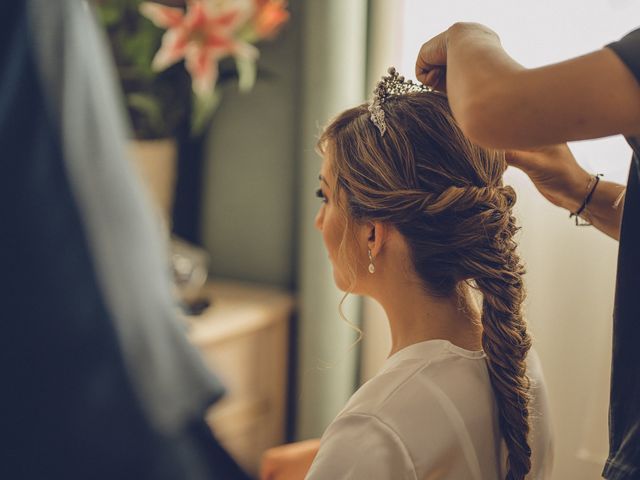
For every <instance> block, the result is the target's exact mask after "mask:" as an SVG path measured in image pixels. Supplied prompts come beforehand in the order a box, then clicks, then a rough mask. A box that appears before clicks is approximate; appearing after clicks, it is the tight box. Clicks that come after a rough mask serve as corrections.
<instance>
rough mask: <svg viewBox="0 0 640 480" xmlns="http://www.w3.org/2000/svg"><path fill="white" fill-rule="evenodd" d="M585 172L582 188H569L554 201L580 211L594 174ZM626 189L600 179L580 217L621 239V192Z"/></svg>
mask: <svg viewBox="0 0 640 480" xmlns="http://www.w3.org/2000/svg"><path fill="white" fill-rule="evenodd" d="M584 173H585V176H583V177H582V179H581V184H582V188H576V189H573V190H572V189H567V190H566V192H565V194H564V195H562V196H560V197H559V198H558V200H557V201H556V202H554V203H555V204H556V205H557V206H559V207H562V208H565V209H566V210H568V211H569V212H572V213H575V212H577V211H578V209H579V208H580V207H581V206H582V203H583V201H584V200H585V198H586V196H587V194H588V193H589V191H588V190H589V181H590V179H591V178H593V176H592V175H589V174H587V173H586V172H584ZM624 190H625V187H624V185H620V184H618V183H614V182H608V181H604V180H600V182H598V185H597V186H596V188H595V190H594V192H593V195H592V196H591V199H590V200H589V203H588V204H587V207H586V208H585V209H584V210H583V212H582V213H581V214H580V217H581V218H582V219H583V220H585V221H587V222H589V223H591V224H592V225H593V226H594V227H596V228H597V229H598V230H600V231H601V232H603V233H605V234H606V235H608V236H610V237H611V238H613V239H615V240H619V239H620V223H621V221H622V209H623V203H624V199H623V198H622V196H621V194H622V193H623V192H624Z"/></svg>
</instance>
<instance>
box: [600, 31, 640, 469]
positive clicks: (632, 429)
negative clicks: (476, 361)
mask: <svg viewBox="0 0 640 480" xmlns="http://www.w3.org/2000/svg"><path fill="white" fill-rule="evenodd" d="M608 47H609V48H611V49H612V50H613V51H614V52H616V54H617V55H618V56H619V57H620V58H621V59H622V61H623V62H625V64H626V65H627V67H628V68H629V70H630V71H631V72H632V73H633V74H634V75H635V77H636V79H638V80H639V81H640V29H639V30H635V31H633V32H631V33H630V34H628V35H627V36H625V37H624V38H623V39H622V40H620V41H619V42H616V43H613V44H611V45H608ZM628 142H629V144H630V145H631V147H632V148H633V151H634V154H633V161H632V163H631V168H630V171H629V180H628V183H627V193H626V198H625V203H624V215H623V219H622V228H621V231H620V248H619V252H618V273H617V278H616V298H615V306H614V312H613V361H612V368H611V399H610V405H609V447H610V449H609V458H608V459H607V463H606V465H605V468H604V471H603V476H604V477H605V478H607V479H609V480H631V479H640V301H639V299H638V286H640V190H639V183H640V143H638V141H637V139H633V138H630V139H628Z"/></svg>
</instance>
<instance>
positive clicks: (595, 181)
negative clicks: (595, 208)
mask: <svg viewBox="0 0 640 480" xmlns="http://www.w3.org/2000/svg"><path fill="white" fill-rule="evenodd" d="M602 176H603V175H602V174H601V173H598V174H596V175H594V176H593V177H592V178H591V180H589V185H587V196H586V197H584V200H583V201H582V205H580V208H579V209H578V210H577V211H576V213H571V214H569V218H571V217H576V226H577V227H588V226H590V225H591V222H582V223H580V215H581V214H582V213H584V211H585V210H586V209H587V205H589V202H590V201H591V197H592V196H593V192H595V191H596V187H597V186H598V182H600V177H602Z"/></svg>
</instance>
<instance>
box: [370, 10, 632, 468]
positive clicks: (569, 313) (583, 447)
mask: <svg viewBox="0 0 640 480" xmlns="http://www.w3.org/2000/svg"><path fill="white" fill-rule="evenodd" d="M379 3H381V4H386V6H387V8H395V9H396V10H397V9H401V8H402V9H403V12H402V13H403V16H402V19H401V22H402V25H401V26H400V27H399V28H397V27H395V29H394V27H393V26H391V25H390V26H389V28H388V29H387V31H384V29H382V31H379V32H378V34H380V35H385V34H387V35H389V34H390V33H391V32H394V31H396V32H398V35H399V36H400V38H401V43H402V48H401V51H400V52H397V53H395V54H394V55H392V56H390V55H388V54H387V55H386V56H385V57H386V59H390V60H392V63H395V64H396V65H398V66H399V67H400V70H401V71H402V72H403V73H404V74H405V76H407V77H412V76H413V75H412V73H413V71H414V62H415V56H416V54H417V51H418V49H419V47H420V45H421V44H422V43H423V42H424V41H425V40H427V39H428V38H430V37H431V36H433V35H435V34H437V33H439V32H440V31H442V30H444V29H446V28H447V27H448V26H449V25H451V24H452V23H454V22H456V21H475V22H480V23H484V24H486V25H488V26H489V27H491V28H493V29H494V30H496V31H497V32H498V33H499V34H500V36H501V39H502V43H503V45H504V47H505V48H506V50H507V51H508V52H509V53H510V54H511V55H512V56H513V57H514V58H516V59H517V60H518V61H519V62H520V63H522V64H523V65H525V66H527V67H535V66H538V65H542V64H546V63H552V62H555V61H559V60H562V59H564V58H569V57H571V56H576V55H580V54H583V53H587V52H589V51H592V50H595V49H598V48H600V47H602V46H603V45H605V44H607V43H609V42H611V41H613V40H616V39H618V38H619V37H621V36H622V35H623V34H625V33H626V32H628V31H630V30H632V29H633V28H635V27H636V26H637V23H638V22H639V21H638V19H640V4H639V3H638V2H634V1H633V0H609V1H603V0H597V1H592V2H589V3H588V4H587V3H586V2H583V1H578V0H563V1H560V2H558V1H551V0H536V1H529V2H526V3H525V2H522V1H519V2H507V1H498V0H485V1H482V2H479V1H477V0H449V1H447V2H446V3H444V2H443V3H436V2H427V1H425V0H403V2H400V3H399V2H395V1H394V0H379ZM378 30H380V29H378ZM390 41H391V40H390ZM374 57H375V52H374ZM380 73H382V72H380ZM571 148H572V150H573V151H574V153H575V154H576V157H577V158H578V161H579V162H580V163H581V164H582V165H584V166H585V167H586V168H587V169H588V170H590V171H592V172H599V173H604V174H605V175H606V176H605V178H606V179H608V180H613V181H617V182H620V183H625V182H626V172H627V169H628V165H629V159H630V150H629V148H628V147H627V146H626V143H625V142H624V140H623V139H621V138H612V139H605V140H598V141H593V142H581V143H577V144H572V145H571ZM506 181H507V183H510V184H512V185H513V186H514V188H515V189H516V190H517V192H518V204H517V208H516V212H517V215H518V218H519V220H520V223H521V225H522V232H521V236H520V253H521V255H522V256H523V258H524V260H525V262H526V264H527V269H528V273H527V277H526V281H527V287H528V300H527V303H526V313H527V317H528V320H529V322H530V326H531V330H532V332H533V334H534V338H535V348H536V349H537V351H538V353H539V354H540V357H541V359H542V362H543V365H544V367H545V372H546V377H547V384H548V388H549V394H550V400H551V407H552V414H553V420H554V425H555V434H556V462H555V470H554V477H553V478H554V479H563V480H566V479H569V480H573V479H576V480H577V479H580V480H589V479H597V478H600V472H601V470H602V466H603V463H604V459H605V457H606V453H607V408H608V391H609V368H610V355H611V353H610V352H611V313H612V308H613V290H614V283H615V263H616V257H617V244H616V242H614V241H612V240H610V239H609V238H607V237H605V236H604V235H602V234H600V233H599V232H597V231H595V230H594V229H593V228H579V227H575V226H574V224H573V222H572V221H571V220H569V218H568V213H567V212H565V211H562V210H560V209H557V208H555V207H553V206H551V205H549V204H548V203H546V201H545V200H544V199H543V198H542V197H541V196H540V195H539V194H538V193H537V192H536V191H535V189H534V187H533V186H532V184H531V182H530V181H529V180H528V178H526V176H524V175H523V174H522V173H521V172H519V171H516V170H510V171H508V172H507V176H506ZM383 317H384V314H381V312H380V311H379V310H378V309H377V308H376V306H375V305H373V304H371V303H369V304H367V305H365V323H364V325H365V333H366V334H367V335H368V338H369V339H368V340H365V343H364V345H363V368H362V376H363V377H364V378H367V377H369V376H370V375H371V374H372V372H374V371H375V370H376V369H377V367H378V365H379V364H380V362H381V361H382V360H383V358H384V356H385V347H384V346H385V344H386V342H387V339H386V335H387V334H386V325H385V322H384V318H383Z"/></svg>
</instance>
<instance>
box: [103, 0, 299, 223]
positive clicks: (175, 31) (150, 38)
mask: <svg viewBox="0 0 640 480" xmlns="http://www.w3.org/2000/svg"><path fill="white" fill-rule="evenodd" d="M95 1H96V7H97V11H98V15H99V18H100V19H101V21H102V23H103V24H104V26H105V29H106V32H107V34H108V37H109V40H110V43H111V45H112V50H113V55H114V59H115V63H116V66H117V70H118V75H119V77H120V81H121V83H122V89H123V92H124V94H125V99H126V106H127V110H128V113H129V117H130V120H131V125H132V128H133V132H134V135H135V139H136V140H135V141H133V142H132V149H133V156H134V158H135V159H136V163H137V166H138V169H139V170H140V173H141V175H142V177H143V180H144V183H145V184H146V185H147V188H148V190H150V194H151V196H152V198H153V200H154V202H155V203H156V204H157V206H158V207H159V210H160V212H161V214H162V217H163V218H164V220H165V222H166V223H167V224H169V223H170V217H171V206H172V202H173V191H174V185H175V181H176V179H175V172H176V164H175V162H176V156H177V153H176V142H175V139H174V138H175V136H176V134H177V132H178V131H184V130H185V127H186V129H188V130H189V131H190V132H191V134H192V135H193V136H196V137H197V136H200V135H202V134H203V133H204V132H205V131H206V127H207V126H208V125H209V123H210V120H211V118H212V115H213V112H214V111H215V108H216V106H217V105H218V102H219V100H220V95H219V93H218V88H217V87H218V85H220V84H221V83H222V82H226V81H230V80H236V79H237V81H238V88H239V89H240V90H241V91H248V90H250V89H251V88H252V86H253V84H254V82H255V79H256V75H257V59H258V54H259V52H258V49H257V48H256V46H255V44H256V43H259V42H260V41H263V40H267V39H271V38H273V37H274V36H275V35H276V34H277V33H278V31H279V30H280V28H281V27H282V25H283V24H284V23H285V22H286V21H287V20H288V18H289V13H288V11H287V8H286V7H287V5H286V0H164V1H142V0H95ZM194 163H195V162H194Z"/></svg>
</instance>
